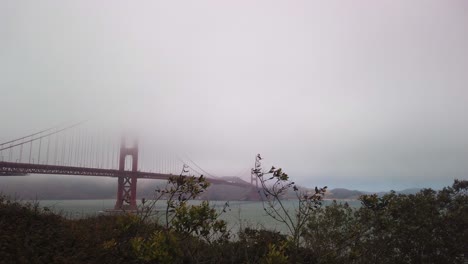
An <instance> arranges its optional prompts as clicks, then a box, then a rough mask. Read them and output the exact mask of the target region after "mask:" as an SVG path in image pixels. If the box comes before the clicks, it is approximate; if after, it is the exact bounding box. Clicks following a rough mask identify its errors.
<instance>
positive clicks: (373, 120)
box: [0, 0, 468, 190]
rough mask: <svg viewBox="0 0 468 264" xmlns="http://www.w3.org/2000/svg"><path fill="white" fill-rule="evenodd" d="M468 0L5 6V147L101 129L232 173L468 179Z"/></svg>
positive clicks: (388, 182)
mask: <svg viewBox="0 0 468 264" xmlns="http://www.w3.org/2000/svg"><path fill="white" fill-rule="evenodd" d="M467 47H468V2H466V1H462V0H460V1H439V0H437V1H435V0H415V1H407V0H397V1H395V0H393V1H371V0H369V1H230V2H228V1H215V0H212V1H147V2H146V1H140V2H133V1H132V2H131V3H130V2H123V1H99V2H98V1H74V2H72V1H1V2H0V92H1V93H0V95H1V97H0V98H1V106H0V120H2V126H1V128H2V129H1V134H0V139H1V141H3V140H4V139H5V140H6V139H10V138H14V137H15V136H20V135H25V134H28V133H30V132H33V131H36V130H39V129H41V128H47V127H50V126H54V125H56V124H57V123H62V122H67V121H75V120H83V119H88V118H90V117H93V118H95V117H98V118H100V119H106V120H118V121H119V123H120V124H121V125H123V126H124V127H133V128H138V129H139V130H142V131H143V130H144V131H145V134H147V135H151V136H153V137H154V138H160V139H163V138H171V139H172V140H173V141H175V142H178V143H179V145H178V148H181V149H184V151H185V152H187V153H188V154H189V155H190V157H191V158H192V159H193V160H195V161H196V162H197V163H198V164H199V165H201V166H202V167H204V168H206V170H208V171H210V172H212V173H213V174H217V175H226V174H227V175H233V174H236V173H239V172H242V171H245V170H246V169H247V168H249V166H251V165H252V164H253V161H254V156H255V154H256V153H262V155H263V156H264V157H265V158H266V160H267V163H268V164H275V165H278V166H281V167H283V168H284V169H285V170H286V171H287V172H289V174H290V176H291V177H292V178H294V179H295V180H296V181H297V182H299V183H301V184H304V185H307V186H315V185H329V186H331V187H347V188H356V189H364V190H388V189H391V188H396V189H401V188H407V187H441V186H446V185H450V184H451V183H452V180H453V179H454V178H464V179H467V178H468V115H467V114H466V113H467V108H468V86H467V84H468V48H467Z"/></svg>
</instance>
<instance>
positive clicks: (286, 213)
mask: <svg viewBox="0 0 468 264" xmlns="http://www.w3.org/2000/svg"><path fill="white" fill-rule="evenodd" d="M261 160H262V157H261V156H260V154H258V155H257V157H256V160H255V168H253V169H252V174H254V175H255V176H256V177H257V178H258V179H259V180H260V183H261V187H262V188H261V190H260V197H261V198H262V202H263V208H264V210H265V212H266V214H267V215H269V216H270V217H272V218H273V219H274V220H276V221H278V222H280V223H282V224H284V225H286V227H287V228H288V230H289V234H290V235H291V243H290V247H291V249H292V251H293V254H292V258H291V261H292V262H296V257H297V254H298V252H299V248H300V246H301V238H302V236H301V235H302V233H303V231H304V227H305V225H306V223H307V221H308V219H309V217H310V216H311V215H312V214H313V213H314V212H315V210H317V209H318V208H320V207H321V205H322V200H323V196H324V195H325V191H326V189H327V187H326V186H325V187H323V188H317V187H315V192H312V193H310V192H301V191H300V190H299V188H297V186H296V185H295V183H294V182H292V181H290V180H289V176H288V175H287V174H286V173H284V172H283V170H282V169H281V168H279V169H277V168H275V167H271V169H270V170H269V171H267V172H264V171H263V169H262V165H261ZM288 191H293V192H294V193H295V194H296V198H297V207H295V209H294V210H293V211H292V210H290V209H289V208H287V207H286V206H285V205H284V203H283V201H282V200H283V196H285V195H286V194H287V192H288Z"/></svg>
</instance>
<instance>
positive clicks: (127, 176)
mask: <svg viewBox="0 0 468 264" xmlns="http://www.w3.org/2000/svg"><path fill="white" fill-rule="evenodd" d="M126 143H127V142H126V139H125V137H123V138H122V141H121V143H120V158H119V171H120V172H121V175H119V178H118V186H117V202H116V203H115V207H114V209H115V210H130V211H133V210H137V204H136V186H137V174H136V172H137V171H138V142H137V141H136V140H135V141H134V143H133V146H130V147H128V146H127V144H126ZM127 156H131V157H132V170H131V171H125V169H126V168H125V158H126V157H127Z"/></svg>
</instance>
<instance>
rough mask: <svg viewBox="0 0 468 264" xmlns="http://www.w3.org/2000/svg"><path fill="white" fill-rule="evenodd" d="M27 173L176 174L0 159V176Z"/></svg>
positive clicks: (158, 177) (160, 177)
mask: <svg viewBox="0 0 468 264" xmlns="http://www.w3.org/2000/svg"><path fill="white" fill-rule="evenodd" d="M27 174H58V175H80V176H94V177H115V178H118V177H128V176H133V175H135V174H136V176H137V178H139V179H156V180H167V179H169V177H172V176H177V175H174V174H164V173H155V172H142V171H137V172H132V171H120V170H113V169H98V168H82V167H72V166H56V165H43V164H29V163H16V162H4V161H0V176H18V175H22V176H25V175H27ZM206 179H207V180H208V182H210V183H212V184H226V185H232V186H239V187H249V188H250V187H251V185H250V184H249V183H247V182H234V181H226V180H222V179H213V178H206Z"/></svg>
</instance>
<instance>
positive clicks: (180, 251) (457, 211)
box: [0, 181, 468, 264]
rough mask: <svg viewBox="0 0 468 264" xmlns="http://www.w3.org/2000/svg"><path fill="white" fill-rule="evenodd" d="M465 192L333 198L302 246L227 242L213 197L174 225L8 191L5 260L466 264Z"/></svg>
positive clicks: (265, 238) (180, 213) (257, 238)
mask: <svg viewBox="0 0 468 264" xmlns="http://www.w3.org/2000/svg"><path fill="white" fill-rule="evenodd" d="M195 182H197V181H195ZM192 183H193V182H192ZM184 188H185V187H184ZM467 194H468V182H467V181H455V182H454V184H453V185H452V186H451V187H446V188H444V189H443V190H441V191H438V192H436V191H434V190H430V189H425V190H422V191H420V192H419V193H417V194H414V195H403V194H396V193H394V192H391V193H389V194H387V195H384V196H382V197H378V196H376V195H365V196H362V197H361V198H360V200H361V202H362V206H361V207H360V208H351V207H349V206H348V205H347V204H346V203H344V204H340V203H337V202H333V203H332V204H331V205H329V206H326V207H318V208H316V209H314V210H313V211H312V212H313V213H311V214H309V215H308V218H307V221H306V225H305V226H304V228H303V229H302V231H301V233H300V238H301V241H302V243H301V244H300V245H299V247H296V245H297V244H295V243H296V242H295V240H294V237H293V236H292V235H291V234H289V235H285V234H280V233H278V232H274V231H268V230H264V229H249V228H247V229H243V230H240V231H239V233H238V236H237V238H236V239H228V237H227V236H226V234H229V232H226V230H225V228H226V226H225V223H224V222H223V221H219V220H218V216H219V214H218V213H217V212H216V211H215V210H214V209H213V208H210V206H209V204H208V202H202V203H201V204H198V205H190V204H188V202H187V201H181V202H180V203H179V202H176V203H175V204H176V205H177V206H176V207H175V208H174V212H173V217H171V219H172V220H171V222H170V225H169V228H167V227H166V225H163V226H161V225H159V224H157V223H155V222H151V221H148V219H146V220H145V221H142V217H141V216H140V215H126V214H124V215H105V216H97V217H90V218H86V219H80V220H68V219H65V218H63V217H62V216H60V215H57V214H54V213H52V212H51V211H50V210H49V209H47V208H41V207H40V206H39V205H38V204H37V203H24V202H19V201H14V200H11V199H8V198H7V197H4V196H0V262H1V263H6V264H9V263H363V264H364V263H463V261H464V258H463V254H464V253H465V252H466V249H467V248H468V244H467V241H468V231H467V230H468V229H467V228H466V227H467V226H468V196H467ZM174 197H177V196H174ZM176 199H178V198H176Z"/></svg>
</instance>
